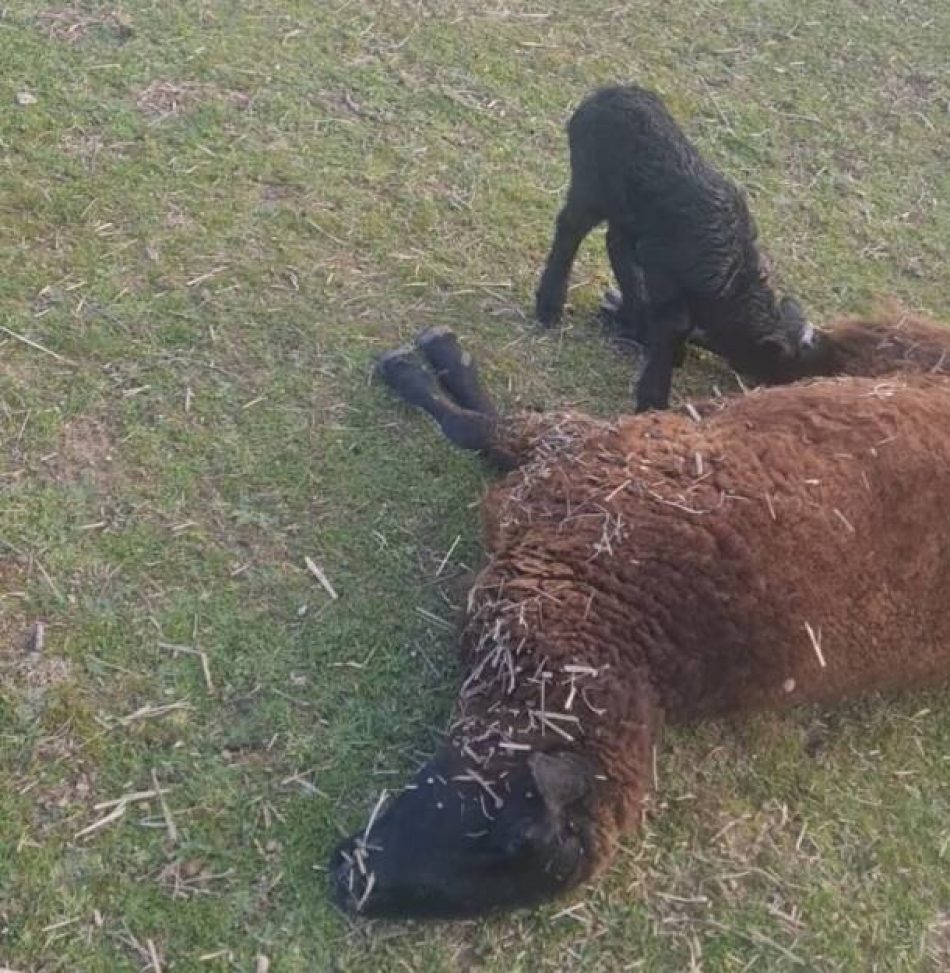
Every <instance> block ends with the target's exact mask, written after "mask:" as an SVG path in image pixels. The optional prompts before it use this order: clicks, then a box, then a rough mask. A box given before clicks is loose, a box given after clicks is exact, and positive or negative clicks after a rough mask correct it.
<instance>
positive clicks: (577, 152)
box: [536, 87, 819, 412]
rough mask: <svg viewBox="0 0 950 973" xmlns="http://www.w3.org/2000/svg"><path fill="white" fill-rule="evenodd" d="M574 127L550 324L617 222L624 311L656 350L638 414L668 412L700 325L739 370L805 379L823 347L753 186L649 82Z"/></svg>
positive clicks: (612, 91)
mask: <svg viewBox="0 0 950 973" xmlns="http://www.w3.org/2000/svg"><path fill="white" fill-rule="evenodd" d="M567 133H568V142H569V146H570V154H571V183H570V187H569V189H568V192H567V200H566V201H565V203H564V207H563V208H562V209H561V211H560V213H559V214H558V217H557V228H556V233H555V236H554V243H553V245H552V247H551V251H550V254H549V255H548V259H547V264H546V266H545V268H544V273H543V275H542V277H541V282H540V285H539V287H538V293H537V302H536V313H537V317H538V320H539V321H540V322H541V323H542V324H544V325H546V326H548V325H551V324H553V323H554V322H555V321H556V320H557V318H558V316H559V315H560V313H561V310H562V309H563V307H564V301H565V297H566V294H567V282H568V278H569V276H570V272H571V266H572V264H573V262H574V256H575V254H576V253H577V248H578V247H579V246H580V243H581V241H582V240H583V239H584V237H585V236H587V234H588V233H590V231H591V230H592V229H593V228H594V227H595V226H596V225H597V224H598V223H602V222H604V221H606V222H607V250H608V253H609V255H610V262H611V265H612V266H613V270H614V275H615V276H616V278H617V283H618V285H619V287H620V290H621V293H622V304H621V305H620V306H619V307H613V308H612V310H614V311H615V312H616V313H617V314H618V315H619V317H620V318H621V320H622V322H623V325H624V330H625V331H626V332H627V333H628V334H630V335H631V336H633V337H636V338H637V340H639V341H640V342H641V343H642V344H644V345H645V347H646V353H647V354H646V361H645V364H644V366H643V370H642V372H641V374H640V379H639V382H638V384H637V411H638V412H641V411H644V410H646V409H663V408H666V406H667V404H668V401H669V394H670V381H671V377H672V370H673V367H674V366H675V365H676V364H678V363H679V362H681V361H682V357H683V354H684V348H685V345H684V343H685V341H686V339H687V337H688V336H689V334H690V332H691V331H692V330H693V329H694V328H697V327H698V328H700V329H702V332H703V334H704V336H705V343H706V344H707V345H708V346H709V347H710V348H712V350H714V351H716V352H717V353H718V354H720V355H722V356H723V357H724V358H726V360H727V361H728V362H729V363H730V365H731V366H732V367H733V368H735V369H736V370H737V371H739V372H743V373H745V374H748V375H749V376H750V377H752V378H754V379H756V380H759V381H764V382H782V381H790V380H793V379H794V378H797V377H798V376H799V374H800V373H801V369H802V367H803V360H804V361H806V362H807V360H808V359H809V358H810V357H811V356H812V355H813V354H815V353H816V352H817V351H818V350H819V349H818V348H817V347H816V342H817V338H816V335H815V333H814V332H813V330H812V328H811V327H810V326H809V325H808V323H807V321H806V320H805V315H804V312H803V311H802V309H801V307H800V306H799V305H798V303H797V302H796V301H795V300H794V299H793V298H788V297H787V298H784V299H783V300H782V301H776V298H775V294H774V293H773V291H772V288H771V287H770V286H769V284H768V280H767V273H766V271H765V264H764V261H763V259H762V257H761V256H760V254H759V251H758V249H757V247H756V228H755V222H754V221H753V219H752V214H751V213H750V212H749V208H748V206H747V205H746V201H745V199H744V197H743V195H742V193H741V192H740V191H739V190H738V189H737V188H736V187H735V186H734V185H733V184H732V183H731V182H729V180H727V179H726V178H725V177H724V176H723V175H722V174H721V173H719V172H718V171H717V170H716V169H714V168H713V167H712V166H710V165H709V164H708V163H706V162H705V161H704V160H703V159H702V157H701V156H700V155H699V153H698V152H697V151H696V148H695V147H694V146H693V145H692V144H691V143H690V142H689V140H688V139H687V138H686V136H685V135H684V134H683V132H682V131H681V129H680V128H679V126H678V125H677V124H676V122H675V120H674V119H673V118H672V116H671V115H670V114H669V112H668V111H667V110H666V107H665V106H664V104H663V102H662V101H661V100H660V99H659V98H658V97H657V96H656V95H655V94H653V93H652V92H649V91H645V90H644V89H642V88H636V87H624V88H605V89H603V90H601V91H597V92H595V93H594V94H592V95H591V96H590V97H588V98H587V100H586V101H584V102H583V103H582V104H581V106H580V107H579V108H578V109H577V111H576V112H575V113H574V115H573V116H572V118H571V120H570V122H569V123H568V126H567ZM608 309H609V308H608Z"/></svg>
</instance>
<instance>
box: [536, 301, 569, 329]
mask: <svg viewBox="0 0 950 973" xmlns="http://www.w3.org/2000/svg"><path fill="white" fill-rule="evenodd" d="M563 310H564V302H563V301H552V300H550V299H549V298H547V297H544V296H542V295H541V294H539V295H538V296H537V299H536V300H535V302H534V318H535V320H536V321H537V322H538V324H540V325H541V327H542V328H544V329H545V330H548V329H549V328H553V327H555V325H556V324H557V323H558V321H560V320H561V313H562V312H563Z"/></svg>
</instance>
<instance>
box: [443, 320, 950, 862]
mask: <svg viewBox="0 0 950 973" xmlns="http://www.w3.org/2000/svg"><path fill="white" fill-rule="evenodd" d="M861 327H862V328H866V327H867V325H866V324H862V326H861ZM912 330H913V329H912V328H911V327H910V326H908V333H911V331H912ZM840 334H844V332H843V331H842V332H840ZM944 341H945V343H946V338H945V339H944ZM858 344H860V342H858ZM928 361H929V359H928V360H922V361H921V368H922V369H924V370H929V369H930V368H932V367H933V365H934V364H935V362H930V363H929V364H928ZM499 434H500V436H502V437H503V438H504V439H505V440H506V441H507V449H508V450H509V451H510V452H511V453H512V454H513V455H520V456H522V457H524V459H523V462H522V465H521V466H520V467H519V468H518V469H517V470H515V471H514V472H512V473H510V474H508V475H507V477H506V478H505V479H504V480H502V481H501V482H500V483H499V484H497V485H496V486H494V487H492V488H491V489H490V491H489V492H488V494H487V496H486V499H485V502H484V507H483V512H484V521H485V526H486V532H487V538H486V540H487V545H486V546H487V549H488V552H489V555H490V560H489V563H488V565H487V566H486V567H485V568H484V569H483V570H482V572H481V574H480V575H479V576H478V578H477V581H476V583H475V585H474V588H473V590H472V592H471V595H470V598H469V606H468V617H467V623H466V626H465V629H464V634H463V639H462V647H463V655H464V658H465V662H466V664H467V670H468V672H469V673H470V675H469V677H468V679H467V681H466V683H465V685H464V687H463V690H462V693H461V695H460V702H459V707H458V713H457V721H456V723H455V724H454V727H453V731H452V739H453V741H454V744H455V745H456V746H457V747H458V749H459V751H460V752H463V753H465V754H466V755H467V756H468V757H470V758H471V759H472V761H473V763H472V766H473V768H474V767H477V768H478V771H477V773H478V775H480V777H481V778H485V779H495V775H497V774H501V775H502V776H503V772H504V769H505V766H506V764H509V763H510V762H511V761H512V760H514V759H520V758H523V751H524V750H525V749H527V748H528V747H531V748H534V749H546V748H552V749H553V748H564V747H566V748H568V749H576V750H577V751H578V752H581V753H583V754H585V755H587V756H591V757H593V758H594V759H595V761H596V763H597V764H598V766H599V767H600V769H601V772H602V775H603V776H602V778H601V781H600V783H599V786H598V792H597V808H598V810H597V813H596V814H595V815H594V832H595V833H594V843H593V847H592V849H591V851H592V858H593V863H594V867H595V869H596V868H597V867H599V866H602V865H603V864H605V863H606V862H607V861H608V859H609V857H610V850H611V848H612V845H613V842H614V839H615V838H616V836H617V834H618V832H620V831H622V830H624V829H626V828H628V827H630V826H631V825H632V824H634V823H635V821H636V820H637V818H638V812H639V808H640V803H641V798H642V796H643V795H644V793H645V791H646V790H647V789H648V787H649V782H650V776H651V766H652V762H651V750H652V747H653V745H654V738H655V737H654V733H655V729H656V727H657V725H658V724H659V723H660V722H661V721H662V720H663V719H664V718H665V719H668V720H671V721H674V722H680V721H685V720H693V719H698V718H702V717H708V716H716V715H719V714H725V713H730V712H735V711H744V710H753V709H759V708H763V707H772V706H781V705H787V704H794V703H800V702H804V701H814V700H822V701H827V700H832V699H835V698H839V697H843V696H854V695H858V694H862V693H868V692H872V691H874V690H880V689H885V688H903V687H911V686H916V685H920V684H925V683H934V682H937V681H942V680H944V679H947V678H948V677H950V517H948V516H947V513H946V509H945V506H944V504H945V503H946V501H947V498H948V497H950V383H948V382H947V381H946V380H945V379H940V378H939V377H935V376H931V375H922V374H896V375H890V376H888V377H886V378H881V377H872V378H845V379H831V380H821V381H816V382H813V383H806V384H800V385H795V386H787V387H781V388H771V389H763V390H759V391H756V392H754V393H752V394H750V395H747V396H743V397H738V398H735V399H730V400H727V401H726V402H725V403H724V404H723V405H722V407H721V409H718V410H712V412H711V413H710V414H707V415H706V416H705V417H704V419H703V421H702V422H699V423H697V422H696V421H694V420H693V419H692V418H690V417H688V416H686V415H681V414H675V413H669V412H666V413H655V414H650V415H644V416H638V417H628V418H620V419H617V420H615V421H612V422H611V421H602V420H596V419H592V418H589V417H585V416H581V415H577V414H562V415H553V416H552V415H543V416H536V415H535V416H527V417H522V418H518V419H512V420H510V421H509V422H508V423H507V425H506V426H503V427H502V428H501V429H500V431H499Z"/></svg>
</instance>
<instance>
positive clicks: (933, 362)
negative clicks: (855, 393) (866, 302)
mask: <svg viewBox="0 0 950 973" xmlns="http://www.w3.org/2000/svg"><path fill="white" fill-rule="evenodd" d="M825 337H826V338H827V340H826V341H825V342H824V345H823V355H822V357H821V358H820V360H819V362H818V365H817V367H816V368H815V370H814V373H815V374H822V375H857V376H862V375H863V376H868V377H870V376H874V375H886V374H888V373H890V372H895V371H900V372H902V373H907V372H930V373H932V374H936V375H950V327H948V326H947V325H946V324H941V323H940V322H938V321H933V320H931V319H930V318H926V317H923V316H921V315H917V314H912V313H911V312H909V311H907V310H905V309H903V308H902V307H901V306H900V305H899V304H897V303H896V302H889V303H886V304H884V305H883V306H882V307H881V308H880V310H879V311H878V312H877V313H875V314H872V315H867V316H856V317H846V318H840V319H839V320H838V321H836V322H834V323H833V324H832V326H831V328H830V329H829V330H828V331H827V332H826V333H825Z"/></svg>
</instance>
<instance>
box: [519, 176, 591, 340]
mask: <svg viewBox="0 0 950 973" xmlns="http://www.w3.org/2000/svg"><path fill="white" fill-rule="evenodd" d="M599 222H600V217H599V215H597V214H595V213H594V212H593V211H592V210H591V208H590V207H589V206H586V205H584V203H583V202H582V201H581V199H580V198H579V197H578V196H577V194H576V193H574V192H572V191H571V190H568V196H567V202H566V203H565V204H564V208H563V209H562V210H561V212H560V213H558V216H557V223H556V226H555V231H554V242H553V243H552V244H551V251H550V253H549V254H548V259H547V263H546V264H545V266H544V273H542V275H541V282H540V284H539V285H538V292H537V295H536V298H535V315H536V317H537V319H538V321H539V323H540V324H541V325H543V326H544V327H546V328H549V327H551V326H552V325H553V324H555V323H556V322H557V319H558V318H559V317H560V316H561V311H562V310H564V302H565V301H566V300H567V282H568V279H569V277H570V275H571V267H572V266H573V264H574V257H575V256H576V254H577V248H578V247H579V246H580V245H581V241H582V240H583V239H584V237H585V236H587V234H588V233H590V231H591V230H592V229H593V228H594V227H595V226H596V225H597V224H598V223H599Z"/></svg>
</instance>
